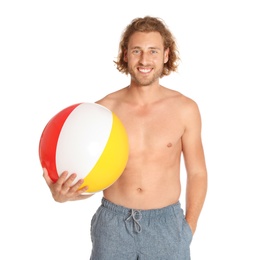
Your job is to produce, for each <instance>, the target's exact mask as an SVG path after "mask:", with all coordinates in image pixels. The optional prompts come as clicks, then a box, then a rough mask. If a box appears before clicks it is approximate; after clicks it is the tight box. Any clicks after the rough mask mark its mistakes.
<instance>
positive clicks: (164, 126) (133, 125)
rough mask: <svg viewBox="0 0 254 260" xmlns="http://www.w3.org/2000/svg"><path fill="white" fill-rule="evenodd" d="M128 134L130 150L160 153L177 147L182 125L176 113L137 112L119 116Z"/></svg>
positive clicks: (164, 111) (156, 110)
mask: <svg viewBox="0 0 254 260" xmlns="http://www.w3.org/2000/svg"><path fill="white" fill-rule="evenodd" d="M120 116H121V120H122V121H123V123H124V125H125V128H126V130H127V133H128V138H129V144H130V148H131V150H134V151H136V152H138V151H140V152H142V151H149V150H150V151H151V150H153V152H156V151H157V150H158V151H161V149H164V148H167V147H171V148H174V147H175V146H177V145H179V143H180V140H181V137H182V135H183V132H184V125H183V122H182V121H181V118H180V116H179V114H178V112H177V111H175V110H173V111H167V110H160V109H154V110H143V111H142V110H139V111H130V112H129V113H127V114H123V115H120Z"/></svg>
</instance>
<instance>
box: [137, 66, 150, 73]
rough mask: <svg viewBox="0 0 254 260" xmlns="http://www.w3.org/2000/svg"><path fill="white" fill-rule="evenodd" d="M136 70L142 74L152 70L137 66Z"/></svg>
mask: <svg viewBox="0 0 254 260" xmlns="http://www.w3.org/2000/svg"><path fill="white" fill-rule="evenodd" d="M138 71H139V72H141V73H144V74H147V73H150V72H151V71H152V68H141V67H138Z"/></svg>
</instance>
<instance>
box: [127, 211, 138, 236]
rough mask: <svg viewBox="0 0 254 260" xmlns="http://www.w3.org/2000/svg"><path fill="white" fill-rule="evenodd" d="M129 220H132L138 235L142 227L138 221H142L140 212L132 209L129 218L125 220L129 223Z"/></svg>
mask: <svg viewBox="0 0 254 260" xmlns="http://www.w3.org/2000/svg"><path fill="white" fill-rule="evenodd" d="M131 218H132V219H133V223H134V227H135V230H136V231H137V233H140V232H141V231H142V227H141V225H140V223H139V221H140V220H141V219H142V214H141V211H140V210H135V209H132V210H131V212H130V216H129V217H128V218H127V219H126V220H127V221H129V220H130V219H131Z"/></svg>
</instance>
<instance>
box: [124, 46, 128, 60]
mask: <svg viewBox="0 0 254 260" xmlns="http://www.w3.org/2000/svg"><path fill="white" fill-rule="evenodd" d="M123 60H124V61H125V62H128V58H127V50H126V49H125V50H124V54H123Z"/></svg>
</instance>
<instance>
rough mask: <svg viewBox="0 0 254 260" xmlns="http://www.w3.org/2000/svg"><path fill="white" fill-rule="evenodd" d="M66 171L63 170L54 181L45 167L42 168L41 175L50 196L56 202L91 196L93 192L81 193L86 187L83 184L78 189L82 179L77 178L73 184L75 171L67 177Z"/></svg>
mask: <svg viewBox="0 0 254 260" xmlns="http://www.w3.org/2000/svg"><path fill="white" fill-rule="evenodd" d="M67 176H68V172H67V171H64V172H63V173H62V174H61V175H60V177H59V178H58V180H57V181H56V182H53V181H52V180H51V179H50V177H49V175H48V171H47V169H46V168H44V169H43V177H44V179H45V181H46V183H47V185H48V186H49V189H50V191H51V193H52V196H53V198H54V200H55V201H57V202H66V201H71V200H81V199H86V198H89V197H91V196H92V195H93V194H89V195H84V194H82V193H84V192H86V191H87V189H88V187H87V186H85V187H83V188H81V189H79V187H80V185H81V184H82V183H83V180H82V179H81V180H78V181H77V182H76V183H75V184H73V181H74V180H75V178H76V177H77V175H76V174H75V173H73V174H71V175H70V176H69V177H67Z"/></svg>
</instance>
